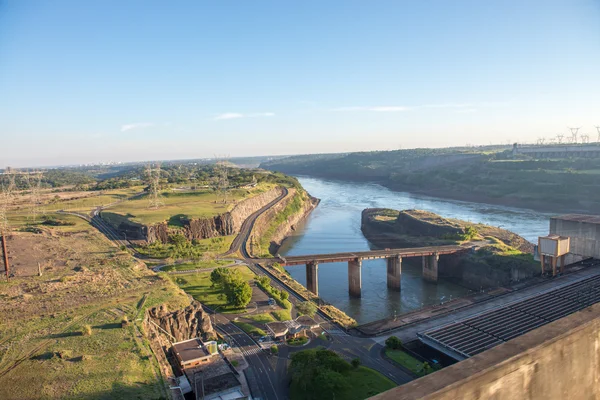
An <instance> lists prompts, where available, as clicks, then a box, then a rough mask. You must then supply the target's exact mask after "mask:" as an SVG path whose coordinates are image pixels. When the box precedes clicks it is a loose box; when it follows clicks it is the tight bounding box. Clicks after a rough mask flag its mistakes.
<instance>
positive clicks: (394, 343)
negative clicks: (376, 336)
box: [385, 336, 402, 350]
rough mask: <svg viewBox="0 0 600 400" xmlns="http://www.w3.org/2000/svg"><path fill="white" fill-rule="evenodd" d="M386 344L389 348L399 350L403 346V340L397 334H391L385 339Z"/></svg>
mask: <svg viewBox="0 0 600 400" xmlns="http://www.w3.org/2000/svg"><path fill="white" fill-rule="evenodd" d="M385 346H386V347H387V348H388V349H392V350H398V349H401V348H402V341H401V340H400V339H398V338H397V337H396V336H390V337H389V338H387V339H385Z"/></svg>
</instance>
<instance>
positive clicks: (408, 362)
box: [385, 349, 423, 376]
mask: <svg viewBox="0 0 600 400" xmlns="http://www.w3.org/2000/svg"><path fill="white" fill-rule="evenodd" d="M385 355H386V356H388V357H389V358H391V359H392V360H394V361H396V362H397V363H398V364H400V365H402V366H403V367H404V368H406V369H408V370H410V371H411V372H413V373H415V374H417V375H419V376H420V375H423V363H422V362H421V361H419V360H417V359H416V358H414V357H413V356H411V355H410V354H408V353H405V352H404V351H402V350H389V349H386V350H385Z"/></svg>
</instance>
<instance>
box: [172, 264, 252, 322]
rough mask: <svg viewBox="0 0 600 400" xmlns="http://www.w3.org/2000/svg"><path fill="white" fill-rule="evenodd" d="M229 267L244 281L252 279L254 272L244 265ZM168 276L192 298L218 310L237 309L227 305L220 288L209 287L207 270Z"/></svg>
mask: <svg viewBox="0 0 600 400" xmlns="http://www.w3.org/2000/svg"><path fill="white" fill-rule="evenodd" d="M231 269H233V270H237V271H238V273H239V274H240V276H241V277H242V279H244V280H246V281H251V280H253V279H254V276H255V275H254V273H253V272H252V271H250V269H249V268H248V267H246V266H245V265H241V266H237V267H231ZM170 278H171V279H173V281H174V282H175V283H176V284H177V285H179V287H181V288H182V289H183V290H184V291H185V292H186V293H189V294H190V295H191V296H192V297H193V298H194V299H196V300H198V301H199V302H201V303H203V304H206V305H207V306H209V307H210V308H213V309H214V308H216V307H219V311H220V312H226V311H230V312H233V311H239V310H236V309H233V308H230V307H229V306H227V300H226V299H225V295H224V294H223V291H222V289H220V288H213V287H211V282H210V272H208V271H207V272H198V273H193V274H183V275H177V276H175V277H173V276H170ZM242 311H243V310H242Z"/></svg>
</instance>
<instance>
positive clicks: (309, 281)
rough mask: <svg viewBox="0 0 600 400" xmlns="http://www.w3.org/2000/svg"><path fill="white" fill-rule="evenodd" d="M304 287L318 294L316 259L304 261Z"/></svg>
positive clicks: (317, 266) (317, 264)
mask: <svg viewBox="0 0 600 400" xmlns="http://www.w3.org/2000/svg"><path fill="white" fill-rule="evenodd" d="M306 288H307V289H308V290H310V291H311V292H313V293H314V294H316V295H317V296H318V295H319V263H318V262H316V261H311V262H308V263H306Z"/></svg>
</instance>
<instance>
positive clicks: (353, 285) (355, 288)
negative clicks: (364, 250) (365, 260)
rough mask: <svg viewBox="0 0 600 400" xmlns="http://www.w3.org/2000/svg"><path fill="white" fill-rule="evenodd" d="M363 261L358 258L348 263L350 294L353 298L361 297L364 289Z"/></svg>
mask: <svg viewBox="0 0 600 400" xmlns="http://www.w3.org/2000/svg"><path fill="white" fill-rule="evenodd" d="M361 269H362V260H361V259H360V258H356V259H354V260H350V261H348V293H350V296H353V297H360V296H361V293H360V292H361V289H362V275H361V272H362V271H361Z"/></svg>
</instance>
